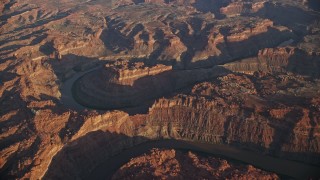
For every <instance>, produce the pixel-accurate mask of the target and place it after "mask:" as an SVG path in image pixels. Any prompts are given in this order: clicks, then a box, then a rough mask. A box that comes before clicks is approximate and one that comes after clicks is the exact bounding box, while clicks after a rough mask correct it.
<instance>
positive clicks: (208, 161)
mask: <svg viewBox="0 0 320 180" xmlns="http://www.w3.org/2000/svg"><path fill="white" fill-rule="evenodd" d="M212 175H214V177H215V178H219V179H220V178H221V179H255V178H259V179H279V177H278V176H277V175H276V174H274V173H269V172H265V171H262V170H260V169H257V168H255V167H253V166H251V165H248V166H244V165H240V166H239V165H238V166H237V165H234V164H233V163H230V162H228V161H227V160H224V159H220V158H215V157H204V156H201V155H197V154H194V153H192V152H190V151H189V152H188V153H184V152H180V151H176V150H173V149H171V150H161V149H152V150H151V151H150V152H148V153H147V154H144V155H142V156H140V157H137V158H134V159H132V160H130V162H128V163H127V164H125V165H123V166H122V167H121V168H120V169H119V170H118V171H117V172H116V173H115V175H114V176H113V177H112V179H126V178H128V179H150V178H159V179H170V178H174V179H199V178H200V179H207V178H208V179H210V178H212Z"/></svg>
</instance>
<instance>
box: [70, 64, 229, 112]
mask: <svg viewBox="0 0 320 180" xmlns="http://www.w3.org/2000/svg"><path fill="white" fill-rule="evenodd" d="M228 73H231V71H229V70H227V69H225V68H223V67H214V68H211V69H210V68H208V69H194V70H172V71H167V72H162V73H160V74H157V75H154V76H145V77H142V78H139V79H137V80H135V81H134V83H133V85H132V86H130V85H120V84H115V83H112V82H109V79H108V78H107V76H106V75H105V70H104V69H100V70H97V71H93V72H90V73H88V74H86V75H85V76H83V77H82V78H80V79H78V80H77V81H76V82H75V84H74V86H73V95H74V98H75V99H76V101H77V102H78V103H80V104H82V105H84V106H86V107H90V108H93V109H100V110H114V109H121V110H124V111H126V112H128V113H130V114H131V113H132V112H131V111H130V108H132V107H141V106H143V105H148V106H143V107H144V108H142V107H141V109H140V110H141V111H140V112H135V114H136V113H147V112H148V109H149V107H150V105H152V103H153V102H154V100H156V99H157V98H160V97H168V96H172V95H173V94H176V93H179V92H180V91H181V90H183V89H184V88H186V87H189V86H193V85H194V84H196V83H199V82H202V81H205V80H208V79H212V78H215V77H218V76H222V75H226V74H228ZM95 77H97V78H96V79H95V80H93V79H94V78H95ZM91 79H92V80H91ZM94 81H96V82H94ZM97 81H102V82H97ZM88 84H89V85H88ZM88 88H89V91H90V92H85V91H83V89H88ZM137 110H138V109H137Z"/></svg>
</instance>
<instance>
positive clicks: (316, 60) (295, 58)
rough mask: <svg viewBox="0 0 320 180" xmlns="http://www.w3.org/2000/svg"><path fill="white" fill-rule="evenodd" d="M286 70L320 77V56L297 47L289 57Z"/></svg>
mask: <svg viewBox="0 0 320 180" xmlns="http://www.w3.org/2000/svg"><path fill="white" fill-rule="evenodd" d="M286 70H287V71H289V72H293V73H295V74H299V75H303V76H310V77H313V78H320V56H317V55H313V54H311V55H310V54H308V53H307V52H305V51H303V50H300V49H296V50H295V53H294V54H293V55H292V56H290V58H289V62H288V65H287V67H286Z"/></svg>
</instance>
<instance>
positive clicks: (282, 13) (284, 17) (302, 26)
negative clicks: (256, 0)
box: [253, 2, 320, 37]
mask: <svg viewBox="0 0 320 180" xmlns="http://www.w3.org/2000/svg"><path fill="white" fill-rule="evenodd" d="M253 15H254V16H260V17H262V18H268V19H271V20H272V21H273V22H275V24H278V25H283V26H286V27H288V28H290V29H292V30H293V31H294V33H295V34H296V35H298V36H299V37H302V36H303V35H304V34H306V33H307V26H308V25H309V24H311V23H313V22H314V21H316V20H317V19H319V18H320V16H319V15H318V14H316V13H314V12H310V11H305V10H303V9H301V8H298V7H293V6H288V5H286V6H284V5H279V4H273V3H270V2H267V3H265V6H264V8H262V9H260V10H259V11H258V12H257V13H256V14H253Z"/></svg>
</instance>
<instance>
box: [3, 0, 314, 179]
mask: <svg viewBox="0 0 320 180" xmlns="http://www.w3.org/2000/svg"><path fill="white" fill-rule="evenodd" d="M318 10H319V9H318V8H317V2H315V1H312V0H309V1H302V0H299V1H293V0H267V1H260V0H251V1H240V0H236V1H231V0H222V1H220V0H219V1H218V0H205V1H202V0H190V1H187V0H174V1H163V0H160V1H158V0H157V1H153V0H149V1H143V0H141V1H138V0H121V1H111V0H95V1H93V0H88V1H84V0H81V1H76V0H58V1H48V0H41V1H40V0H4V1H1V2H0V177H1V179H25V178H26V179H41V178H43V179H58V178H63V179H75V178H79V179H86V178H90V177H91V176H92V174H91V173H92V172H94V171H95V169H96V168H97V167H99V165H101V164H102V163H103V162H106V161H108V160H109V159H110V158H115V157H116V156H115V155H117V154H119V153H121V152H123V151H124V150H125V149H130V148H132V147H135V145H138V144H141V143H143V142H146V141H151V140H159V139H177V140H186V141H201V142H205V143H207V144H215V143H216V144H225V145H230V146H232V147H234V148H237V149H247V150H250V151H251V152H254V153H260V154H261V155H262V154H264V155H269V156H272V157H276V158H279V159H281V160H283V159H287V160H290V162H292V163H293V164H294V163H300V164H302V165H306V166H307V167H308V168H307V170H305V169H303V170H301V171H298V170H295V171H292V172H294V173H295V174H291V173H290V172H289V173H287V172H278V173H280V174H281V173H283V174H284V175H287V176H292V177H295V178H302V179H306V178H308V177H314V178H318V177H320V175H319V174H318V173H317V171H316V170H319V168H318V167H319V165H320V135H319V123H320V98H319V97H320V91H319V89H320V81H319V72H320V71H319V69H320V44H319V42H320V41H319V39H320V36H319V33H320V26H319V24H320V23H319V19H320V14H319V12H318ZM123 62H125V63H124V64H122V63H123ZM121 64H122V65H121ZM169 149H171V148H170V147H169ZM157 152H159V153H160V154H161V153H163V152H161V151H157ZM164 152H167V151H164ZM177 154H179V156H183V157H187V156H189V155H186V154H183V153H180V152H179V153H177ZM157 157H158V154H155V155H152V154H151V155H149V156H148V158H150V160H152V159H155V158H157ZM195 158H196V157H194V158H191V159H195ZM197 158H198V159H199V158H200V159H203V162H211V160H214V161H217V162H222V161H223V160H218V159H212V158H211V159H210V158H207V157H198V156H197ZM173 161H174V160H173ZM293 161H295V162H293ZM223 162H225V161H223ZM184 164H186V168H195V167H200V166H201V167H202V165H203V164H202V161H201V163H200V164H196V165H193V164H192V162H191V161H190V162H189V163H188V162H186V163H184ZM229 165H230V164H229ZM230 166H233V165H230ZM314 166H316V167H314ZM210 167H213V166H211V165H210ZM214 167H216V166H214ZM250 167H251V166H250ZM299 167H300V166H299ZM155 168H158V169H159V171H163V169H162V167H161V166H159V167H155ZM206 168H209V165H208V166H206ZM237 168H238V170H239V171H236V170H234V172H235V174H229V175H230V177H233V176H231V175H239V176H241V177H251V175H254V176H257V178H259V177H260V178H263V177H265V178H267V177H269V176H270V177H271V178H277V176H276V175H274V174H270V173H265V172H264V171H260V170H258V169H255V168H254V169H252V168H251V170H253V171H252V173H253V174H249V171H250V170H249V169H250V168H249V169H246V168H245V166H244V165H239V167H238V166H237V167H235V169H237ZM239 168H240V169H239ZM243 168H244V169H243ZM314 168H316V170H315V169H314ZM317 168H318V169H317ZM262 169H263V167H262ZM242 170H243V171H242ZM119 171H121V169H120V170H119ZM188 171H189V170H188ZM206 172H213V171H211V170H209V171H206ZM215 172H216V171H215ZM318 172H320V171H318ZM219 173H220V171H219ZM237 173H238V174H237ZM239 173H240V174H239ZM241 173H244V174H241ZM138 175H139V174H137V176H138ZM141 175H143V174H141ZM146 175H147V174H146ZM198 175H199V176H197V177H200V176H201V174H198ZM224 175H225V174H217V178H218V177H221V178H223V177H229V176H224ZM115 177H116V176H115Z"/></svg>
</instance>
